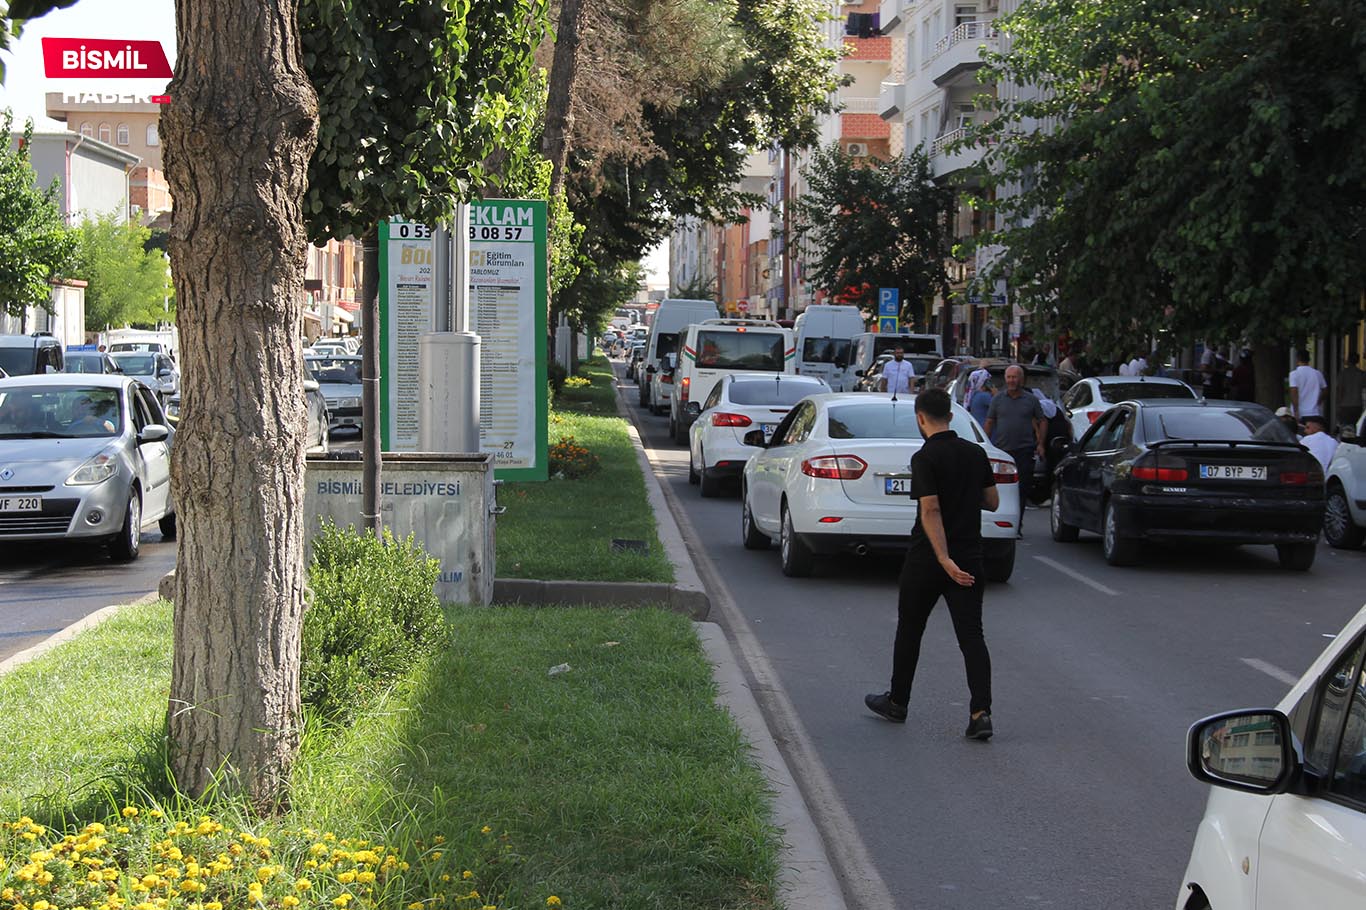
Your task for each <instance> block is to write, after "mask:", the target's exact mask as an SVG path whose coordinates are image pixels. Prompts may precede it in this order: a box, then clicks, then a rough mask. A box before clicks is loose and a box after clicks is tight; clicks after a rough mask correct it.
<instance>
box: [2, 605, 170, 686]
mask: <svg viewBox="0 0 1366 910" xmlns="http://www.w3.org/2000/svg"><path fill="white" fill-rule="evenodd" d="M157 599H158V596H157V595H156V594H155V593H152V594H144V595H143V596H142V597H139V598H138V599H137V600H133V601H129V602H128V603H122V604H110V605H109V606H107V607H101V608H100V609H98V610H96V611H95V612H94V613H87V614H86V615H85V616H83V617H81V618H80V619H78V620H76V621H75V622H73V623H72V624H71V625H69V626H67V627H66V628H65V629H62V630H61V631H60V632H54V633H53V634H52V635H49V636H48V637H47V638H45V639H43V640H42V641H40V642H38V644H36V645H34V646H33V647H31V648H26V649H24V650H23V651H20V652H19V653H18V654H11V655H10V656H9V657H6V658H5V659H4V660H0V676H4V675H5V674H6V673H8V672H10V671H11V670H14V669H16V668H18V667H22V666H23V665H24V664H26V663H29V662H30V661H33V660H37V659H38V658H39V657H42V656H43V655H44V654H46V653H47V652H49V651H51V650H52V649H53V648H55V647H57V646H58V645H61V644H65V643H66V642H68V641H70V640H71V639H73V638H75V637H76V636H77V635H80V634H81V633H82V632H88V631H89V630H91V629H93V628H95V627H96V626H98V625H99V624H100V623H102V622H104V621H105V620H107V619H109V618H110V617H112V616H113V615H114V614H116V613H118V612H119V611H120V610H122V609H124V608H125V607H133V606H137V605H139V604H148V603H152V602H153V601H155V600H157Z"/></svg>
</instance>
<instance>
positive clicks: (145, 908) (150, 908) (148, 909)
mask: <svg viewBox="0 0 1366 910" xmlns="http://www.w3.org/2000/svg"><path fill="white" fill-rule="evenodd" d="M156 908H157V905H156V904H154V903H152V902H151V901H143V902H142V903H140V904H134V905H133V910H156ZM33 910H38V908H37V907H35V908H33Z"/></svg>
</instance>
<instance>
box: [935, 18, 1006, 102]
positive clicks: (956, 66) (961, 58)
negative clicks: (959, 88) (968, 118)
mask: <svg viewBox="0 0 1366 910" xmlns="http://www.w3.org/2000/svg"><path fill="white" fill-rule="evenodd" d="M999 46H1000V39H999V38H998V36H997V31H996V23H995V22H964V23H963V24H962V25H960V26H958V27H957V28H955V29H954V30H953V31H951V32H949V33H948V34H947V35H945V36H944V37H943V38H940V39H939V40H938V41H936V42H935V44H934V48H933V49H932V50H931V51H930V55H929V57H927V58H926V60H925V63H924V64H923V65H924V67H925V68H927V69H928V70H929V76H930V79H931V80H933V82H934V84H935V85H937V86H939V87H940V88H943V87H945V86H948V85H951V84H953V83H954V82H956V81H958V80H960V79H961V78H962V77H963V76H965V75H969V74H971V73H972V72H973V71H974V70H976V69H978V68H980V67H981V66H982V52H983V50H988V51H995V50H996V49H997V48H998V47H999Z"/></svg>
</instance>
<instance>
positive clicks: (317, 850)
mask: <svg viewBox="0 0 1366 910" xmlns="http://www.w3.org/2000/svg"><path fill="white" fill-rule="evenodd" d="M327 850H328V847H327V844H314V845H313V846H311V847H309V848H308V852H309V853H310V854H311V855H313V856H322V855H323V854H324V853H326V852H327Z"/></svg>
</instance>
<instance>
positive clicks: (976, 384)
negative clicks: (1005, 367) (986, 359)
mask: <svg viewBox="0 0 1366 910" xmlns="http://www.w3.org/2000/svg"><path fill="white" fill-rule="evenodd" d="M990 379H991V374H990V373H988V372H987V371H986V370H973V371H972V372H971V373H970V374H969V375H968V388H967V391H966V392H964V393H963V407H965V408H967V409H968V411H969V413H971V414H972V416H973V417H975V418H976V419H977V422H978V423H986V420H987V411H988V410H989V409H990V408H991V389H990V387H989V386H988V382H989V381H990Z"/></svg>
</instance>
